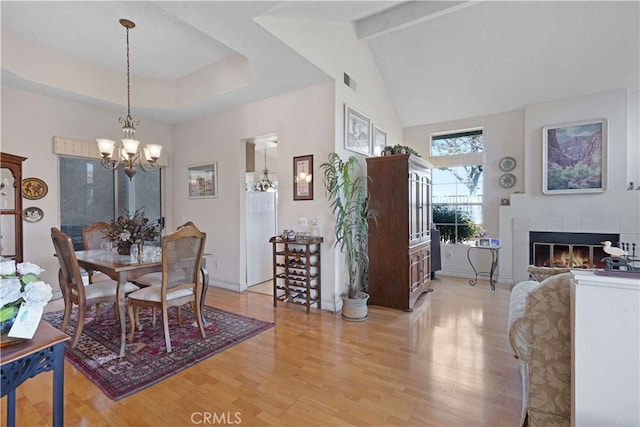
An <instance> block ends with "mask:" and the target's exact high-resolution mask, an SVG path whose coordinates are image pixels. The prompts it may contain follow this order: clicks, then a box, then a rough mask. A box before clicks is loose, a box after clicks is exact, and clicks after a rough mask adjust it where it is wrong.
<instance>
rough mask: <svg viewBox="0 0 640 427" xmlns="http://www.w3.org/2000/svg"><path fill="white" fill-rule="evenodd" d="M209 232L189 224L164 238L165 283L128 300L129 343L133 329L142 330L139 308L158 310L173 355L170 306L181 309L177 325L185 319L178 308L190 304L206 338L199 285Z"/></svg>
mask: <svg viewBox="0 0 640 427" xmlns="http://www.w3.org/2000/svg"><path fill="white" fill-rule="evenodd" d="M206 237H207V235H206V233H203V232H201V231H200V230H198V228H197V227H196V226H195V225H193V224H188V225H185V226H183V227H182V228H180V229H179V230H176V231H175V232H173V233H172V234H170V235H168V236H164V237H163V238H162V280H161V284H160V286H148V287H145V288H142V289H140V290H139V291H136V292H133V293H131V294H130V295H129V297H128V299H127V311H128V314H129V319H130V322H131V325H132V327H131V329H130V331H129V340H133V334H134V328H133V325H135V327H137V329H138V330H139V331H140V330H142V325H141V323H140V309H141V308H145V307H150V308H152V309H154V308H158V309H159V310H160V312H161V313H162V324H163V328H164V339H165V343H166V347H167V353H170V352H171V336H170V335H169V319H168V316H167V313H168V309H169V307H176V308H177V310H178V323H181V321H182V318H181V314H180V310H179V307H180V306H183V305H185V304H191V308H192V310H193V313H194V315H195V318H196V323H197V326H198V329H199V330H200V334H201V335H202V337H203V338H204V337H205V332H204V325H203V322H202V316H201V313H200V299H201V298H202V287H201V286H200V285H199V284H198V283H199V275H200V266H201V263H202V254H203V252H204V245H205V242H206Z"/></svg>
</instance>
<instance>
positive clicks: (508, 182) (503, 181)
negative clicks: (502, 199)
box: [498, 173, 516, 188]
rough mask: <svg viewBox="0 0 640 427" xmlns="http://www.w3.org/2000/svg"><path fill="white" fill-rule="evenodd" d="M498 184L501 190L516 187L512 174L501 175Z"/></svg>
mask: <svg viewBox="0 0 640 427" xmlns="http://www.w3.org/2000/svg"><path fill="white" fill-rule="evenodd" d="M498 182H499V183H500V187H502V188H511V187H513V186H514V185H516V176H515V175H514V174H512V173H503V174H502V175H500V179H499V181H498Z"/></svg>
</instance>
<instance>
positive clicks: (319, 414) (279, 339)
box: [0, 277, 521, 426]
mask: <svg viewBox="0 0 640 427" xmlns="http://www.w3.org/2000/svg"><path fill="white" fill-rule="evenodd" d="M433 288H434V292H431V293H429V294H425V295H423V296H421V297H420V298H419V299H418V301H417V303H416V305H415V306H414V311H413V312H411V313H408V312H404V311H402V310H395V309H389V308H385V307H377V306H369V319H368V320H367V321H365V322H358V323H350V322H346V321H344V320H342V319H341V317H340V314H339V313H338V314H336V313H332V312H328V311H321V310H317V309H313V310H312V311H311V313H310V314H309V315H307V314H306V313H305V310H304V308H301V307H298V306H287V305H283V304H279V305H278V307H277V308H274V307H273V300H272V298H271V297H269V296H268V295H264V294H260V293H255V292H244V293H235V292H230V291H226V290H222V289H218V288H211V289H210V290H209V292H208V294H207V304H208V305H212V306H214V307H218V308H221V309H224V310H228V311H231V312H234V313H238V314H242V315H247V316H251V317H255V318H258V319H261V320H266V321H270V322H275V323H276V326H275V327H274V328H271V329H269V330H267V331H265V332H263V333H261V334H259V335H257V336H255V337H253V338H251V339H249V340H247V341H245V342H242V343H240V344H238V345H235V346H234V347H232V348H229V349H227V350H225V351H224V352H222V353H220V354H217V355H215V356H213V357H211V358H209V359H207V360H205V361H203V362H201V363H199V364H197V365H195V366H192V367H190V368H188V369H186V370H184V371H182V372H180V373H178V374H176V375H174V376H172V377H170V378H168V379H166V380H164V381H162V382H160V383H158V384H156V385H153V386H151V387H149V388H147V389H145V390H143V391H141V392H139V393H136V394H134V395H132V396H129V397H127V398H124V399H122V400H120V401H117V402H113V401H111V400H110V399H108V398H107V397H106V396H104V394H102V392H101V391H100V390H99V389H98V388H97V387H95V386H94V385H93V384H92V383H91V382H90V381H89V380H88V379H87V377H85V376H84V375H83V374H82V373H80V372H79V371H77V370H76V369H75V368H74V367H73V366H72V365H70V364H69V363H67V362H65V424H66V425H90V426H101V425H105V426H106V425H136V426H172V425H191V424H193V423H194V420H195V421H201V422H200V424H204V422H202V420H203V418H202V417H203V416H207V414H208V416H217V417H218V420H220V419H221V418H220V417H224V419H225V420H226V421H228V419H229V417H236V416H237V417H238V418H239V420H240V421H241V422H240V423H241V424H242V425H250V426H253V425H256V426H268V425H274V426H282V425H291V426H302V425H305V426H307V425H308V426H314V425H318V426H328V425H333V426H347V425H363V426H364V425H376V426H378V425H384V426H387V425H388V426H394V425H419V426H485V425H492V426H513V425H517V423H518V421H519V418H520V405H521V402H520V393H521V383H520V376H519V372H518V365H517V361H516V360H515V358H514V357H513V354H512V353H511V349H510V347H509V343H508V340H507V330H506V325H507V313H508V301H509V292H510V291H509V289H507V287H505V286H498V287H497V289H496V290H495V291H491V290H490V289H489V286H488V283H487V282H485V281H480V282H479V283H478V285H477V286H475V287H471V286H469V285H468V280H465V279H456V278H450V277H440V280H438V281H434V282H433ZM51 383H52V377H51V375H50V373H43V374H41V375H38V376H36V377H35V378H32V379H30V380H28V381H27V382H25V383H24V384H23V385H22V386H20V387H19V388H18V392H17V402H18V404H17V413H18V423H17V424H18V426H26V425H28V426H32V425H48V424H50V417H51V406H50V399H51V392H50V391H51ZM5 400H6V398H3V399H2V402H0V403H1V404H2V405H3V406H4V405H5ZM3 412H4V411H3ZM194 417H195V418H194ZM198 417H200V418H199V419H198ZM234 420H235V419H234ZM0 425H1V426H5V425H6V420H5V419H4V417H3V419H2V422H1V424H0Z"/></svg>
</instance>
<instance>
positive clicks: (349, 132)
mask: <svg viewBox="0 0 640 427" xmlns="http://www.w3.org/2000/svg"><path fill="white" fill-rule="evenodd" d="M370 133H371V120H370V119H369V117H367V116H365V115H364V114H362V113H360V112H359V111H356V110H355V109H353V108H352V107H350V106H348V105H347V104H345V105H344V148H345V149H346V150H349V151H355V152H356V153H360V154H371V135H370Z"/></svg>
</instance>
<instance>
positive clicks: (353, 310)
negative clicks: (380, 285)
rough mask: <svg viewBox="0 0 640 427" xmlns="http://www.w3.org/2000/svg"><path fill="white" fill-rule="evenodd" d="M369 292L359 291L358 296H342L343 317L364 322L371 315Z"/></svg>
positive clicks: (351, 320)
mask: <svg viewBox="0 0 640 427" xmlns="http://www.w3.org/2000/svg"><path fill="white" fill-rule="evenodd" d="M368 300H369V294H366V293H364V292H359V293H358V296H357V297H356V298H349V297H346V296H343V297H342V318H343V319H344V320H348V321H350V322H362V321H363V320H367V318H368V317H369V314H368V310H367V301H368Z"/></svg>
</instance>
